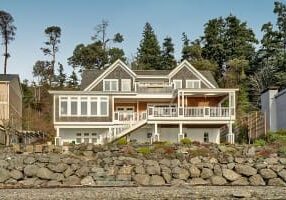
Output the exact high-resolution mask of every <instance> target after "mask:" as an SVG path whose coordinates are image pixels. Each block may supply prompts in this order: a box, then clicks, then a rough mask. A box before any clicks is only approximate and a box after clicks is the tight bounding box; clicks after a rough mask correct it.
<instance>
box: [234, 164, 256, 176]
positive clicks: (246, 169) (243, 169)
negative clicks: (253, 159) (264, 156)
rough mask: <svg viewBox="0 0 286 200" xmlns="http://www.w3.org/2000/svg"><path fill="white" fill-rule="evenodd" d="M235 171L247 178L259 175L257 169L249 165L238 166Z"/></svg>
mask: <svg viewBox="0 0 286 200" xmlns="http://www.w3.org/2000/svg"><path fill="white" fill-rule="evenodd" d="M235 171H236V172H237V173H239V174H242V175H245V176H253V175H255V174H257V169H255V168H253V167H251V166H249V165H242V164H238V165H236V166H235Z"/></svg>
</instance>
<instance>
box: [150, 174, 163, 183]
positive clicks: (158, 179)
mask: <svg viewBox="0 0 286 200" xmlns="http://www.w3.org/2000/svg"><path fill="white" fill-rule="evenodd" d="M149 184H150V185H164V184H165V180H164V179H163V177H162V176H158V175H152V176H151V177H150V182H149Z"/></svg>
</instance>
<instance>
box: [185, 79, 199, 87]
mask: <svg viewBox="0 0 286 200" xmlns="http://www.w3.org/2000/svg"><path fill="white" fill-rule="evenodd" d="M195 82H198V83H199V88H201V80H191V79H189V80H186V85H185V88H188V87H187V85H188V83H192V85H193V86H194V83H195ZM199 88H194V87H191V89H199Z"/></svg>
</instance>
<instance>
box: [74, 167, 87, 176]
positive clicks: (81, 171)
mask: <svg viewBox="0 0 286 200" xmlns="http://www.w3.org/2000/svg"><path fill="white" fill-rule="evenodd" d="M88 172H89V167H87V166H82V167H81V168H79V169H78V170H77V171H76V172H75V174H76V175H77V176H78V177H84V176H87V175H88Z"/></svg>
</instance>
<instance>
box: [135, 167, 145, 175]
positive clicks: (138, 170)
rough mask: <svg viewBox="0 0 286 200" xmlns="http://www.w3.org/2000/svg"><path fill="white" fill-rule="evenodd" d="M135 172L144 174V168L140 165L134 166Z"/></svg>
mask: <svg viewBox="0 0 286 200" xmlns="http://www.w3.org/2000/svg"><path fill="white" fill-rule="evenodd" d="M134 171H135V173H136V174H145V168H144V167H143V166H142V165H138V166H136V167H135V168H134Z"/></svg>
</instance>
